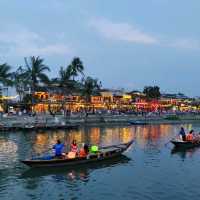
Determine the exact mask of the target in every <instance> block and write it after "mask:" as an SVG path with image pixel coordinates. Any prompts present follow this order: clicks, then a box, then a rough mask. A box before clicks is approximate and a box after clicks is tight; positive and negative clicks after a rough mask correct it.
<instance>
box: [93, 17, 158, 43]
mask: <svg viewBox="0 0 200 200" xmlns="http://www.w3.org/2000/svg"><path fill="white" fill-rule="evenodd" d="M89 25H90V27H93V28H94V29H95V30H96V31H98V32H99V33H100V34H101V35H103V36H104V37H105V38H107V39H112V40H121V41H126V42H131V43H141V44H157V43H158V39H157V38H156V37H154V36H152V35H150V34H148V33H145V32H143V31H141V30H140V29H139V28H137V27H135V26H132V25H130V24H128V23H114V22H111V21H109V20H106V19H93V20H91V21H90V23H89Z"/></svg>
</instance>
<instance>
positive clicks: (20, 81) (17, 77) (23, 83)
mask: <svg viewBox="0 0 200 200" xmlns="http://www.w3.org/2000/svg"><path fill="white" fill-rule="evenodd" d="M28 83H29V80H28V79H27V74H26V71H25V69H24V68H23V67H21V66H20V67H18V69H17V70H16V71H15V72H14V73H13V85H14V86H15V89H16V92H17V93H18V95H19V99H20V101H22V99H23V97H24V95H25V90H26V89H27V88H28V87H27V85H28Z"/></svg>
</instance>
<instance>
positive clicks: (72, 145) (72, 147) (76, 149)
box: [71, 140, 78, 153]
mask: <svg viewBox="0 0 200 200" xmlns="http://www.w3.org/2000/svg"><path fill="white" fill-rule="evenodd" d="M71 151H72V152H75V153H78V146H77V144H76V140H73V141H72V144H71Z"/></svg>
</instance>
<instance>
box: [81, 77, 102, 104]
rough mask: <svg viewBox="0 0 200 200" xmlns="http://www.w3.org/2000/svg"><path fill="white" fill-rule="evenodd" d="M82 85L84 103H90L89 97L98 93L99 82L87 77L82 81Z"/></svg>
mask: <svg viewBox="0 0 200 200" xmlns="http://www.w3.org/2000/svg"><path fill="white" fill-rule="evenodd" d="M82 84H83V85H82V94H83V96H84V97H85V99H86V102H90V100H91V95H95V94H97V93H99V90H100V88H101V82H99V81H98V79H93V78H92V77H90V76H88V77H86V78H85V79H83V83H82Z"/></svg>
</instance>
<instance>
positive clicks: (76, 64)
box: [68, 57, 84, 80]
mask: <svg viewBox="0 0 200 200" xmlns="http://www.w3.org/2000/svg"><path fill="white" fill-rule="evenodd" d="M68 68H69V71H70V72H71V76H72V77H73V80H74V79H75V77H77V76H78V74H79V73H80V74H81V75H84V73H83V71H84V66H83V63H82V61H81V60H80V58H78V57H75V58H74V59H73V60H72V62H71V64H70V65H69V66H68Z"/></svg>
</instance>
